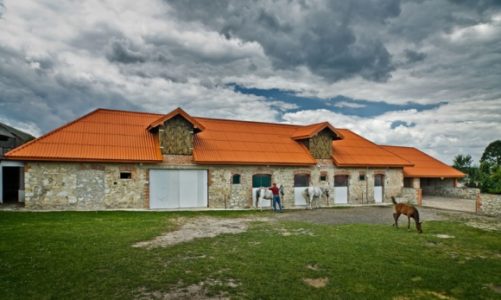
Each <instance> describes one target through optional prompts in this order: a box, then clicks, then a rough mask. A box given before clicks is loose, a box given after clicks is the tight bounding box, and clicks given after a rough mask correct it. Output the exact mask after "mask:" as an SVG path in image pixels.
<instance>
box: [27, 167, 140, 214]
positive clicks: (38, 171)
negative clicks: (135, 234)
mask: <svg viewBox="0 0 501 300" xmlns="http://www.w3.org/2000/svg"><path fill="white" fill-rule="evenodd" d="M120 172H129V173H130V174H131V178H130V179H120ZM146 176H147V174H146V170H145V169H142V168H139V167H138V166H137V165H132V164H130V165H127V164H87V163H81V164H80V163H45V162H44V163H41V162H40V163H32V162H27V163H26V164H25V197H26V198H25V207H26V208H31V209H122V208H144V205H145V201H144V188H145V186H147V184H148V181H147V177H146Z"/></svg>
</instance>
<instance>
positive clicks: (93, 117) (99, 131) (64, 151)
mask: <svg viewBox="0 0 501 300" xmlns="http://www.w3.org/2000/svg"><path fill="white" fill-rule="evenodd" d="M159 117H160V115H157V114H145V113H137V112H126V111H116V110H106V109H97V110H95V111H93V112H91V113H89V114H87V115H84V116H82V117H81V118H78V119H76V120H75V121H73V122H70V123H68V124H66V125H64V126H62V127H60V128H58V129H56V130H53V131H51V132H49V133H48V134H46V135H44V136H41V137H39V138H38V139H35V140H33V141H31V142H29V143H26V144H24V145H22V146H20V147H18V148H15V149H13V150H12V151H10V152H8V153H7V154H6V157H7V158H9V159H18V160H51V161H108V162H161V161H162V159H163V158H162V155H161V153H160V147H159V143H158V138H157V137H156V136H155V135H153V134H151V133H150V132H148V131H147V130H146V127H148V125H149V124H151V123H152V122H153V121H155V120H157V119H158V118H159Z"/></svg>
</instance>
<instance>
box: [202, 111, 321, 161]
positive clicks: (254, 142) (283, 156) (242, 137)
mask: <svg viewBox="0 0 501 300" xmlns="http://www.w3.org/2000/svg"><path fill="white" fill-rule="evenodd" d="M195 119H196V120H197V121H198V122H200V123H201V124H202V125H203V126H205V128H206V130H204V131H202V132H200V133H198V134H197V135H196V136H195V146H194V151H193V159H194V161H195V162H196V163H199V164H239V165H240V164H244V165H313V164H315V163H316V160H315V159H314V158H313V157H312V156H311V154H310V152H309V151H308V149H306V147H305V146H304V145H302V144H300V143H298V142H296V141H294V140H293V139H291V135H292V134H293V132H295V131H296V130H297V129H298V128H301V126H297V125H286V124H273V123H259V122H248V121H235V120H221V119H209V118H195Z"/></svg>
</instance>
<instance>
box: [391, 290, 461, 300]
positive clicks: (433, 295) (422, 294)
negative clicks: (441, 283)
mask: <svg viewBox="0 0 501 300" xmlns="http://www.w3.org/2000/svg"><path fill="white" fill-rule="evenodd" d="M413 294H414V295H415V296H416V297H419V298H425V299H442V300H455V299H456V298H454V297H452V296H449V295H447V294H446V293H443V292H435V291H422V290H418V291H413ZM414 298H415V297H408V296H397V297H393V300H410V299H414Z"/></svg>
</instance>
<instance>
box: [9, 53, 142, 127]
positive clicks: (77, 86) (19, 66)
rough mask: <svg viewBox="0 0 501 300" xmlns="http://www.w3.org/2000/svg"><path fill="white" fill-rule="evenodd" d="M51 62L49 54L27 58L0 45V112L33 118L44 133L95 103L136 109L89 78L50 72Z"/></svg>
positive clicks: (27, 119)
mask: <svg viewBox="0 0 501 300" xmlns="http://www.w3.org/2000/svg"><path fill="white" fill-rule="evenodd" d="M54 66H56V63H55V62H54V61H53V60H52V59H51V58H50V57H48V58H44V59H31V60H27V59H26V58H25V57H24V56H23V55H21V54H20V53H17V52H15V51H13V50H11V49H7V48H5V47H1V46H0V91H1V92H0V112H2V114H0V116H2V117H4V118H8V119H10V120H16V121H17V122H21V123H33V122H35V123H36V126H37V127H38V128H39V129H40V131H41V133H44V132H47V131H48V130H51V129H54V127H56V126H60V125H62V124H64V123H66V122H68V121H71V120H73V119H75V118H77V117H78V116H80V115H82V114H84V113H86V112H88V111H90V110H93V109H95V108H96V107H113V108H117V107H121V108H124V109H134V108H136V109H137V106H135V105H132V104H131V103H129V102H126V101H123V100H122V99H124V97H123V96H122V95H119V94H117V93H115V92H112V91H109V90H98V89H96V88H94V87H93V86H94V85H95V84H93V83H92V82H84V81H82V80H79V81H78V80H70V79H69V78H67V77H65V76H60V75H55V76H54V75H53V74H51V68H53V67H54ZM3 112H8V113H6V114H4V113H3Z"/></svg>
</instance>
